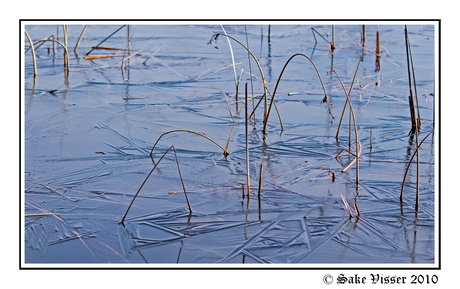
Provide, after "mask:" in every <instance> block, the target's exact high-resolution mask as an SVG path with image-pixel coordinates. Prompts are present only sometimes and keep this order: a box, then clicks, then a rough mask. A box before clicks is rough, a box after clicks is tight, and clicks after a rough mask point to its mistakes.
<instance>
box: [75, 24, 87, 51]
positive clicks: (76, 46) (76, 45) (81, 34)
mask: <svg viewBox="0 0 460 289" xmlns="http://www.w3.org/2000/svg"><path fill="white" fill-rule="evenodd" d="M87 27H88V25H85V26H84V27H83V30H82V31H81V33H80V37H78V41H77V44H75V48H74V49H73V52H77V49H78V46H79V45H80V41H81V39H82V38H83V34H84V33H85V30H86V28H87Z"/></svg>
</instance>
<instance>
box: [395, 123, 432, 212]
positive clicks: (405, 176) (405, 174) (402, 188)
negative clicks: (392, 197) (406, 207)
mask: <svg viewBox="0 0 460 289" xmlns="http://www.w3.org/2000/svg"><path fill="white" fill-rule="evenodd" d="M433 132H434V131H430V132H429V133H428V134H427V135H426V136H425V137H424V138H423V140H422V141H421V142H420V144H418V146H417V150H416V151H415V153H414V154H413V155H412V157H411V158H410V160H409V164H408V165H407V168H406V172H405V173H404V179H403V182H402V186H401V194H400V196H399V200H400V201H401V202H402V201H403V194H404V186H405V184H406V178H407V174H408V172H409V168H410V165H411V164H412V161H413V160H414V157H415V155H416V154H417V155H418V149H419V148H420V146H421V145H422V143H423V142H424V141H425V140H426V139H427V137H428V136H429V135H430V134H432V133H433ZM417 171H418V170H417ZM416 202H417V201H416ZM417 207H418V206H417Z"/></svg>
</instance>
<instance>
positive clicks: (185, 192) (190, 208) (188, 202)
mask: <svg viewBox="0 0 460 289" xmlns="http://www.w3.org/2000/svg"><path fill="white" fill-rule="evenodd" d="M171 149H173V151H174V156H175V158H176V164H177V171H178V172H179V178H180V181H181V184H182V188H183V189H184V194H185V199H186V200H187V205H188V208H189V211H190V214H192V206H191V205H190V201H189V199H188V196H187V191H186V190H185V186H184V181H183V180H182V175H181V173H180V168H179V161H178V160H177V153H176V149H175V148H174V146H170V147H169V149H168V150H166V152H165V153H164V154H163V155H162V156H161V158H160V159H159V160H158V162H157V163H156V164H155V165H154V166H153V169H152V170H151V171H150V173H149V174H148V175H147V177H146V178H145V180H144V182H143V183H142V185H141V186H140V187H139V189H138V190H137V193H136V194H135V195H134V197H133V199H132V201H131V203H130V204H129V206H128V209H127V210H126V213H125V215H124V216H123V219H122V220H121V224H123V225H124V221H125V219H126V216H127V215H128V212H129V210H130V209H131V206H132V205H133V203H134V200H135V199H136V197H137V195H139V192H140V191H141V189H142V187H143V186H144V185H145V183H146V182H147V180H148V178H149V177H150V175H151V174H152V173H153V171H154V170H155V169H156V167H157V166H158V165H159V164H160V162H161V160H162V159H163V158H164V157H165V156H166V154H167V153H168V152H169V151H170V150H171Z"/></svg>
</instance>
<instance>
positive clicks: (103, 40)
mask: <svg viewBox="0 0 460 289" xmlns="http://www.w3.org/2000/svg"><path fill="white" fill-rule="evenodd" d="M125 26H126V24H125V25H122V26H121V27H120V28H118V29H117V30H115V32H113V33H112V34H110V35H109V36H107V37H106V38H104V40H102V41H101V42H99V44H98V45H96V47H97V46H99V45H101V44H102V43H104V42H105V41H106V40H107V39H109V38H110V37H112V36H113V35H114V34H115V33H117V32H118V31H120V30H121V29H122V28H123V27H125ZM93 50H94V48H92V49H91V50H90V51H89V52H88V53H86V55H88V54H90V53H91V52H92V51H93Z"/></svg>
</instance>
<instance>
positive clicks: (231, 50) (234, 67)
mask: <svg viewBox="0 0 460 289" xmlns="http://www.w3.org/2000/svg"><path fill="white" fill-rule="evenodd" d="M220 27H221V28H222V31H224V34H227V32H226V31H225V29H224V26H222V25H220ZM227 42H228V47H229V48H230V55H231V56H232V66H233V75H234V77H235V89H236V95H238V81H237V79H236V65H235V58H234V56H233V49H232V43H231V42H230V39H229V38H227ZM237 97H238V96H237Z"/></svg>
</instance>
